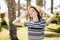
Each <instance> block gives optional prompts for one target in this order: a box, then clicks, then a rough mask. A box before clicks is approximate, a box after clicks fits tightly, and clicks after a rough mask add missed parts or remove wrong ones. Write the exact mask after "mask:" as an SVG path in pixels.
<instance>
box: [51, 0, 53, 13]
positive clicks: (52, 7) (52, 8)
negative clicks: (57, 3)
mask: <svg viewBox="0 0 60 40" xmlns="http://www.w3.org/2000/svg"><path fill="white" fill-rule="evenodd" d="M51 13H53V0H51Z"/></svg>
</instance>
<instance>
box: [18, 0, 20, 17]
mask: <svg viewBox="0 0 60 40" xmlns="http://www.w3.org/2000/svg"><path fill="white" fill-rule="evenodd" d="M19 16H20V0H18V17H19Z"/></svg>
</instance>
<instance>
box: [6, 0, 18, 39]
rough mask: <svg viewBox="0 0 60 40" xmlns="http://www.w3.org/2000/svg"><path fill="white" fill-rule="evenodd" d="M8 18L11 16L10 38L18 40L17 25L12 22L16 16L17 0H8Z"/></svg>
mask: <svg viewBox="0 0 60 40" xmlns="http://www.w3.org/2000/svg"><path fill="white" fill-rule="evenodd" d="M7 6H8V18H9V31H10V39H11V40H18V38H17V30H16V26H14V25H13V24H12V22H13V21H14V20H15V18H16V15H15V14H16V9H15V8H16V4H15V0H8V5H7Z"/></svg>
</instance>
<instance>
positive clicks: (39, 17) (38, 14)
mask: <svg viewBox="0 0 60 40" xmlns="http://www.w3.org/2000/svg"><path fill="white" fill-rule="evenodd" d="M29 8H33V9H34V10H35V11H36V12H37V17H38V19H39V21H40V19H42V17H41V15H40V12H39V11H38V10H37V9H36V8H35V7H33V6H30V7H29ZM29 18H30V20H32V19H33V18H32V17H30V16H29Z"/></svg>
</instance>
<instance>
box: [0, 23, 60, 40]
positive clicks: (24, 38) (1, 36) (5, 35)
mask: <svg viewBox="0 0 60 40" xmlns="http://www.w3.org/2000/svg"><path fill="white" fill-rule="evenodd" d="M47 27H48V28H53V29H57V28H58V27H60V25H57V24H49V26H46V27H45V29H46V30H48V29H47ZM48 32H50V31H48ZM54 33H55V32H53V34H54ZM27 34H28V28H27V27H17V36H18V39H19V40H28V35H27ZM51 35H52V32H51ZM48 39H50V38H48V37H45V40H48ZM0 40H9V31H8V30H7V29H5V28H2V31H1V32H0Z"/></svg>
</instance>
